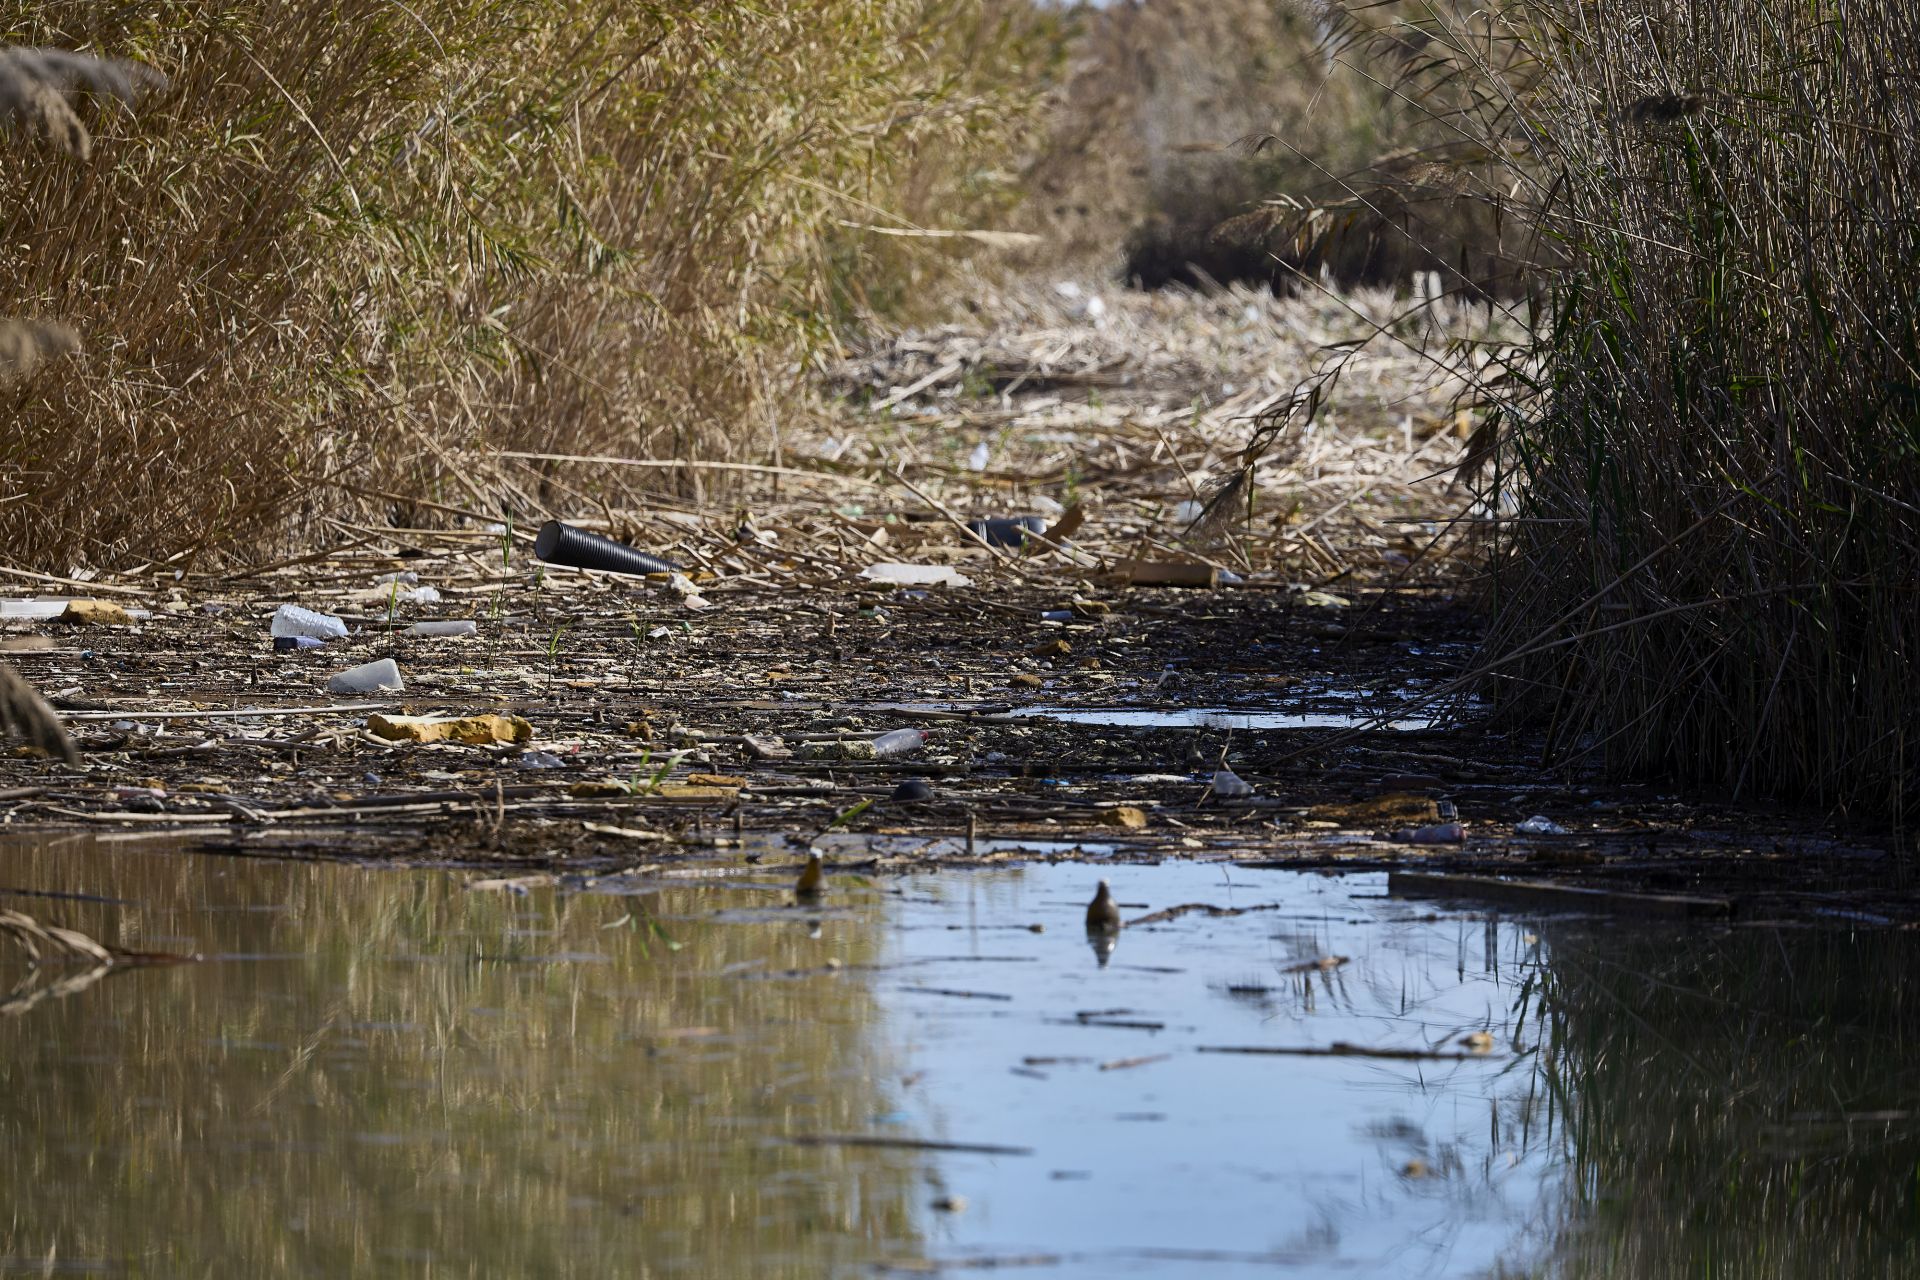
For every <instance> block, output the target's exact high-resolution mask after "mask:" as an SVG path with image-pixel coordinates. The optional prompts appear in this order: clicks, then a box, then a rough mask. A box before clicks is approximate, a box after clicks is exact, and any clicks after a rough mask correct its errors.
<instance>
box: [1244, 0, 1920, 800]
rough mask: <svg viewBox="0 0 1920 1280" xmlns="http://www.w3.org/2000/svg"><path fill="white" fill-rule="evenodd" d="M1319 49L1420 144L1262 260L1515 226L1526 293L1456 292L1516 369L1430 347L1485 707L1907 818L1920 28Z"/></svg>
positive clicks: (1546, 26)
mask: <svg viewBox="0 0 1920 1280" xmlns="http://www.w3.org/2000/svg"><path fill="white" fill-rule="evenodd" d="M1328 31H1329V38H1328V45H1327V47H1328V50H1329V56H1333V57H1338V58H1340V59H1343V60H1345V61H1347V62H1349V63H1351V64H1353V65H1356V66H1359V67H1362V68H1365V69H1367V71H1368V73H1369V74H1371V75H1373V76H1375V77H1376V78H1378V79H1380V80H1381V81H1382V82H1386V83H1391V84H1393V85H1394V87H1395V92H1396V95H1397V99H1398V101H1399V102H1400V103H1401V104H1402V108H1403V109H1404V110H1405V111H1407V112H1408V113H1409V114H1411V115H1415V116H1418V117H1419V118H1420V119H1422V120H1424V121H1425V129H1426V135H1427V137H1428V139H1429V141H1428V143H1427V144H1425V145H1423V146H1422V147H1421V148H1420V149H1418V150H1417V151H1415V152H1413V153H1409V154H1406V155H1402V156H1399V157H1393V158H1391V159H1390V162H1386V163H1382V164H1377V165H1374V166H1370V167H1369V168H1368V169H1367V170H1365V171H1363V172H1361V173H1359V174H1357V175H1355V176H1352V177H1350V178H1348V179H1347V180H1346V181H1344V182H1343V183H1341V184H1340V185H1339V187H1338V188H1337V190H1336V192H1335V193H1334V194H1335V197H1336V198H1334V199H1323V200H1319V201H1313V202H1303V201H1298V200H1284V201H1277V202H1275V204H1274V205H1273V206H1272V208H1270V209H1269V210H1267V211H1264V216H1265V218H1266V220H1267V223H1268V225H1269V228H1270V230H1272V231H1274V232H1275V233H1277V234H1278V235H1279V236H1280V237H1281V238H1282V240H1284V241H1285V242H1286V243H1288V244H1289V245H1292V246H1294V247H1295V249H1296V251H1297V249H1298V247H1299V246H1300V245H1302V244H1315V243H1318V244H1321V245H1327V246H1330V247H1331V248H1330V251H1332V250H1337V249H1338V247H1339V246H1338V240H1339V237H1340V234H1341V233H1342V232H1343V230H1344V228H1345V227H1346V226H1349V225H1351V224H1343V223H1342V221H1341V219H1342V218H1343V217H1346V218H1352V217H1354V216H1355V215H1356V214H1358V215H1364V216H1362V217H1361V221H1362V222H1364V223H1368V224H1369V225H1371V226H1372V227H1375V228H1380V227H1385V228H1386V229H1387V230H1388V231H1390V232H1393V233H1394V234H1396V235H1398V236H1399V237H1400V239H1402V240H1403V241H1404V242H1405V244H1406V245H1407V246H1409V248H1408V249H1407V250H1406V251H1407V252H1413V251H1414V247H1417V246H1418V244H1419V242H1420V240H1421V237H1422V235H1423V232H1422V230H1421V229H1420V228H1419V227H1418V226H1414V225H1398V224H1399V222H1400V220H1399V219H1397V218H1396V217H1394V216H1393V214H1394V211H1395V209H1396V207H1397V205H1396V202H1397V201H1399V200H1400V199H1401V198H1402V195H1403V194H1404V193H1405V192H1417V193H1419V194H1420V195H1421V197H1422V199H1425V198H1427V197H1429V196H1430V197H1433V198H1434V199H1435V201H1436V202H1437V204H1438V206H1439V207H1441V208H1444V207H1445V206H1446V205H1447V203H1448V202H1449V201H1450V202H1451V203H1452V204H1453V205H1454V206H1456V207H1457V208H1459V209H1461V210H1465V211H1466V212H1463V213H1460V214H1457V215H1449V216H1450V217H1452V218H1454V219H1456V220H1459V221H1464V222H1468V223H1471V222H1472V221H1474V220H1480V221H1482V222H1484V221H1487V220H1489V219H1491V220H1492V221H1493V224H1494V225H1496V226H1499V227H1502V228H1508V227H1511V228H1512V229H1511V231H1504V230H1503V233H1502V238H1501V239H1500V241H1499V242H1498V244H1497V246H1496V248H1497V252H1496V253H1494V254H1493V255H1492V257H1491V258H1490V259H1489V261H1490V263H1491V265H1492V266H1493V267H1494V268H1496V270H1497V271H1506V270H1507V269H1508V267H1509V266H1511V267H1513V268H1514V269H1515V270H1516V271H1517V279H1518V281H1519V284H1520V287H1519V288H1517V289H1500V288H1492V289H1488V288H1486V287H1485V284H1484V282H1483V281H1482V280H1480V279H1478V278H1477V273H1476V269H1475V267H1474V266H1473V265H1471V264H1466V263H1463V264H1461V265H1459V266H1458V267H1456V268H1455V269H1452V270H1450V271H1447V272H1443V277H1444V280H1445V283H1446V285H1447V286H1448V288H1449V289H1450V290H1459V291H1472V292H1478V293H1482V294H1487V293H1492V294H1496V295H1499V294H1504V295H1507V296H1513V297H1516V298H1518V299H1522V300H1524V304H1525V305H1519V304H1518V303H1516V304H1514V305H1513V309H1514V311H1515V319H1516V320H1524V321H1525V322H1526V324H1527V327H1528V328H1529V329H1530V330H1531V333H1532V337H1531V339H1530V340H1529V341H1526V342H1522V343H1520V344H1518V345H1517V346H1503V347H1500V348H1497V349H1495V348H1488V347H1485V346H1479V347H1475V348H1471V349H1463V348H1460V347H1453V348H1450V349H1449V350H1448V351H1447V352H1446V353H1445V354H1442V353H1441V352H1439V351H1437V350H1436V351H1435V352H1434V356H1435V358H1436V359H1445V360H1450V361H1451V362H1453V363H1454V364H1455V365H1456V367H1458V368H1461V369H1463V370H1471V371H1473V372H1474V377H1473V379H1472V381H1473V383H1474V388H1475V389H1474V396H1475V398H1476V399H1477V400H1478V402H1479V407H1480V408H1481V409H1482V410H1483V411H1484V417H1483V419H1482V425H1483V429H1482V430H1481V431H1480V432H1479V434H1478V436H1477V437H1476V440H1475V442H1474V448H1473V449H1472V450H1471V456H1470V465H1469V467H1468V471H1469V472H1470V473H1472V474H1475V475H1477V476H1478V477H1479V480H1480V482H1481V485H1482V493H1481V497H1482V500H1483V504H1482V511H1483V512H1484V513H1487V514H1493V515H1497V516H1499V517H1500V518H1499V519H1498V520H1497V521H1494V522H1493V523H1492V524H1491V525H1490V528H1491V529H1492V531H1493V555H1494V566H1495V569H1496V573H1495V575H1494V587H1493V604H1494V619H1495V621H1494V626H1493V630H1492V633H1491V635H1490V637H1489V640H1488V642H1487V645H1486V650H1485V653H1484V655H1483V658H1484V662H1485V672H1486V676H1487V679H1488V681H1489V683H1490V684H1491V685H1492V686H1493V689H1494V691H1495V692H1496V693H1497V694H1498V695H1499V696H1500V697H1501V699H1502V700H1503V702H1504V704H1505V705H1506V706H1507V708H1508V709H1509V710H1511V711H1514V712H1516V713H1518V714H1520V715H1522V716H1524V717H1537V718H1538V719H1540V720H1543V721H1545V722H1546V723H1547V724H1549V725H1550V726H1551V735H1552V750H1553V752H1554V753H1555V754H1556V755H1557V756H1559V757H1562V758H1565V757H1569V756H1573V755H1587V754H1591V753H1603V754H1604V755H1605V757H1606V758H1607V759H1608V760H1609V761H1610V762H1611V763H1613V764H1614V765H1615V766H1617V767H1619V768H1621V769H1623V770H1627V771H1632V772H1637V773H1644V774H1654V775H1660V774H1672V775H1675V776H1680V777H1685V778H1687V779H1690V780H1693V781H1704V782H1708V783H1711V784H1718V785H1721V786H1724V787H1725V788H1727V789H1728V790H1730V791H1731V792H1732V793H1733V794H1735V795H1739V796H1747V795H1759V794H1771V795H1777V796H1788V797H1793V798H1798V799H1803V800H1806V801H1810V802H1813V803H1817V804H1821V805H1826V806H1831V807H1837V808H1846V809H1851V810H1855V811H1858V812H1861V813H1873V814H1879V815H1902V814H1904V815H1909V816H1910V815H1911V814H1912V813H1913V812H1914V810H1915V805H1916V797H1920V789H1916V788H1915V786H1914V782H1913V780H1914V778H1915V776H1916V760H1915V754H1914V753H1915V744H1916V743H1917V742H1920V694H1917V693H1916V691H1915V685H1914V682H1913V680H1912V679H1911V672H1912V670H1913V667H1914V662H1915V657H1916V654H1915V646H1916V643H1920V577H1916V575H1915V571H1914V568H1913V566H1914V564H1915V563H1916V562H1917V559H1920V400H1917V399H1916V396H1915V392H1914V388H1915V387H1916V386H1920V380H1917V378H1916V370H1917V367H1920V337H1917V336H1916V335H1917V334H1920V315H1917V314H1916V311H1917V310H1920V302H1917V301H1916V298H1917V296H1920V290H1917V289H1916V266H1915V263H1916V262H1917V261H1920V254H1917V253H1916V251H1917V250H1920V223H1916V222H1915V220H1914V219H1913V217H1912V215H1911V212H1910V210H1911V207H1912V204H1913V194H1914V190H1915V187H1916V178H1917V177H1920V118H1916V117H1917V115H1920V108H1917V107H1916V105H1915V102H1914V99H1913V95H1912V93H1911V85H1910V83H1909V80H1910V77H1909V76H1907V74H1906V73H1905V71H1904V70H1903V69H1902V68H1901V67H1900V66H1899V65H1898V59H1897V57H1896V51H1898V50H1903V49H1907V48H1911V47H1914V41H1915V39H1916V38H1917V37H1920V15H1916V14H1915V13H1914V12H1913V11H1912V10H1911V8H1910V7H1908V6H1904V5H1901V4H1897V3H1894V2H1893V0H1844V2H1843V3H1839V4H1834V5H1825V6H1817V7H1814V8H1808V7H1806V6H1794V5H1789V4H1785V3H1781V2H1780V0H1736V2H1735V3H1730V4H1722V5H1708V4H1695V3H1687V4H1680V5H1662V4H1654V3H1650V2H1646V0H1625V2H1623V3H1620V4H1616V5H1610V6H1606V7H1605V8H1604V9H1601V8H1596V7H1594V6H1589V5H1575V4H1570V3H1558V2H1556V0H1548V2H1547V3H1507V4H1502V5H1499V6H1495V7H1492V8H1486V7H1467V6H1460V5H1454V4H1452V3H1433V2H1424V0H1423V2H1416V3H1396V4H1389V5H1384V6H1382V5H1369V6H1353V7H1352V8H1351V9H1347V10H1338V11H1329V21H1328ZM1409 47H1415V48H1417V50H1418V56H1417V57H1414V58H1409V57H1408V56H1407V55H1406V50H1407V49H1408V48H1409ZM1442 238H1443V240H1444V233H1443V237H1442ZM1335 372H1336V373H1337V368H1336V370H1335ZM1323 383H1324V380H1323V382H1322V383H1315V384H1314V385H1313V386H1309V387H1305V388H1304V392H1305V394H1303V395H1302V396H1300V397H1296V400H1295V402H1294V403H1292V404H1289V405H1288V406H1286V407H1285V410H1284V412H1283V413H1281V414H1280V415H1279V416H1278V417H1277V418H1275V419H1274V420H1273V421H1272V422H1270V423H1269V424H1268V426H1269V434H1270V435H1272V434H1277V433H1278V432H1279V431H1280V430H1281V429H1282V428H1283V427H1285V426H1290V425H1293V424H1294V423H1297V421H1298V420H1299V418H1300V415H1301V413H1302V412H1304V413H1305V414H1306V416H1307V417H1308V418H1311V416H1312V413H1313V411H1314V402H1313V395H1312V393H1313V392H1314V391H1315V390H1316V389H1317V388H1318V387H1320V386H1322V385H1323Z"/></svg>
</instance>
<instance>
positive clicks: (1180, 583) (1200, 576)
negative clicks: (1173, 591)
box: [1113, 560, 1220, 587]
mask: <svg viewBox="0 0 1920 1280" xmlns="http://www.w3.org/2000/svg"><path fill="white" fill-rule="evenodd" d="M1113 578H1114V580H1115V581H1116V582H1120V583H1123V584H1125V585H1128V586H1134V587H1217V586H1219V585H1220V571H1219V570H1218V569H1216V568H1214V567H1213V566H1212V565H1210V564H1201V563H1200V562H1199V561H1196V560H1122V561H1120V562H1119V563H1118V564H1116V565H1115V566H1114V568H1113Z"/></svg>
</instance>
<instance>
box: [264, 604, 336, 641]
mask: <svg viewBox="0 0 1920 1280" xmlns="http://www.w3.org/2000/svg"><path fill="white" fill-rule="evenodd" d="M270 630H271V631H272V632H273V636H274V638H275V639H276V640H277V639H279V638H280V637H281V636H312V637H313V638H314V639H316V640H344V639H346V638H347V624H346V623H344V622H342V621H340V619H338V618H336V617H334V616H333V615H332V614H330V613H315V612H314V611H313V610H311V609H302V608H301V607H300V606H299V605H297V604H283V605H281V606H280V607H279V608H278V609H275V610H274V611H273V625H272V627H271V628H270Z"/></svg>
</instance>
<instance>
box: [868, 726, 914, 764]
mask: <svg viewBox="0 0 1920 1280" xmlns="http://www.w3.org/2000/svg"><path fill="white" fill-rule="evenodd" d="M926 745H927V735H926V734H924V733H922V732H920V731H919V730H918V729H895V730H893V731H891V732H889V733H883V734H881V735H880V736H879V737H877V738H875V739H874V740H873V756H874V759H876V760H891V759H893V758H894V757H895V756H908V755H912V754H913V753H914V752H916V751H918V750H919V749H920V748H921V747H924V746H926Z"/></svg>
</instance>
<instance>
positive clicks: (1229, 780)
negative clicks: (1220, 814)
mask: <svg viewBox="0 0 1920 1280" xmlns="http://www.w3.org/2000/svg"><path fill="white" fill-rule="evenodd" d="M1213 794H1215V795H1216V796H1219V797H1220V798H1221V799H1222V800H1244V799H1246V798H1247V797H1248V796H1250V795H1252V794H1253V787H1252V786H1251V785H1250V784H1249V783H1248V782H1247V780H1246V779H1245V778H1242V777H1240V776H1239V775H1238V774H1236V773H1235V772H1234V771H1233V770H1231V769H1217V770H1215V771H1214V775H1213Z"/></svg>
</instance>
